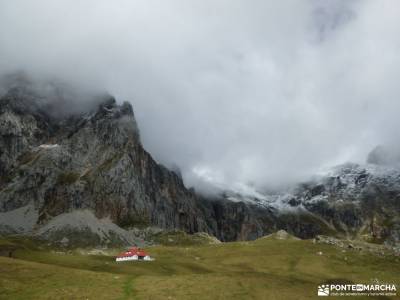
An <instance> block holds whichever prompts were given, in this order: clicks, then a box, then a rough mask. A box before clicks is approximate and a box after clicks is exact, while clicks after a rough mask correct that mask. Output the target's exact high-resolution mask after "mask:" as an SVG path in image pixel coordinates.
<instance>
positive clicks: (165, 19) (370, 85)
mask: <svg viewBox="0 0 400 300" xmlns="http://www.w3.org/2000/svg"><path fill="white" fill-rule="evenodd" d="M0 70H1V72H2V73H7V72H12V71H15V70H25V71H27V72H28V73H30V74H34V76H47V77H52V76H56V77H58V78H61V79H64V80H68V81H72V82H74V83H79V84H81V85H87V86H92V87H95V88H99V89H107V90H108V91H109V92H110V93H112V94H114V95H115V96H116V97H117V99H118V100H119V101H122V100H129V101H131V102H132V104H133V105H134V110H135V113H136V117H137V119H138V123H139V126H140V129H141V134H142V140H143V144H144V145H145V147H146V149H147V150H148V151H149V152H150V153H151V154H152V155H153V156H154V157H155V158H156V159H157V160H158V161H159V162H162V163H164V164H166V165H168V166H171V165H172V164H176V165H178V166H179V167H180V168H181V169H182V173H183V175H184V178H185V181H186V183H187V184H188V185H193V184H194V185H197V184H198V182H199V178H202V179H203V180H210V181H213V182H215V183H217V184H220V185H225V186H234V185H238V184H252V185H255V186H256V187H263V186H265V185H275V184H279V183H282V182H291V181H296V180H301V179H304V178H305V177H306V176H308V175H310V174H313V173H315V172H318V171H319V170H320V169H321V168H323V167H326V166H330V165H335V164H338V163H342V162H346V161H356V162H362V161H364V160H365V157H366V155H367V153H368V152H369V151H370V150H371V149H372V148H373V147H374V146H376V145H378V144H387V143H389V144H395V145H396V144H397V142H398V141H400V139H399V132H400V130H399V128H400V118H399V113H400V99H399V95H400V82H399V80H400V2H399V1H398V0H360V1H357V0H355V1H351V0H343V1H329V0H324V1H322V0H321V1H317V0H315V1H309V0H303V1H299V0H293V1H289V0H287V1H282V0H280V1H265V0H263V1H258V0H252V1H246V0H241V1H238V0H202V1H197V0H181V1H174V0H159V1H155V0H143V1H134V0H126V1H123V0H119V1H118V0H117V1H116V0H113V1H102V0H93V1H89V0H86V1H71V0H68V1H67V0H65V1H55V0H46V1H42V0H34V1H33V0H32V1H29V0H1V1H0Z"/></svg>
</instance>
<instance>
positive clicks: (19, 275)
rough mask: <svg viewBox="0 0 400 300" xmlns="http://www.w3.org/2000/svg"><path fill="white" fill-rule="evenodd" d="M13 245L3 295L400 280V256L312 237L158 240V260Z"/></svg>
mask: <svg viewBox="0 0 400 300" xmlns="http://www.w3.org/2000/svg"><path fill="white" fill-rule="evenodd" d="M10 243H12V244H14V245H16V246H17V247H18V250H16V251H15V252H14V257H15V258H7V257H0V299H21V300H22V299H279V300H281V299H318V298H319V297H317V296H316V292H317V286H318V285H319V284H321V283H331V282H340V283H370V282H372V281H376V280H378V281H379V282H388V283H395V284H397V286H400V258H399V257H398V256H394V255H392V254H384V255H378V254H374V253H370V252H368V251H358V250H355V249H342V248H338V247H335V246H333V245H327V244H318V243H313V242H312V241H311V240H295V239H285V240H280V239H275V238H273V237H271V238H263V239H259V240H257V241H253V242H233V243H220V244H207V245H184V246H152V247H148V248H147V250H148V252H149V253H150V254H151V255H152V257H154V258H155V261H151V262H132V261H131V262H119V263H116V262H115V261H114V257H113V255H114V254H116V253H117V252H118V251H119V250H120V249H115V250H107V251H108V253H107V254H108V255H88V254H85V253H83V252H82V251H77V250H69V251H57V250H54V249H50V248H47V247H46V246H39V247H38V246H37V245H35V243H33V242H30V241H22V240H18V239H16V240H12V241H11V242H10V241H5V240H2V241H0V248H1V245H8V246H9V244H10ZM356 298H357V299H362V297H356ZM368 299H373V298H372V297H369V298H368ZM381 299H390V298H385V297H383V298H381Z"/></svg>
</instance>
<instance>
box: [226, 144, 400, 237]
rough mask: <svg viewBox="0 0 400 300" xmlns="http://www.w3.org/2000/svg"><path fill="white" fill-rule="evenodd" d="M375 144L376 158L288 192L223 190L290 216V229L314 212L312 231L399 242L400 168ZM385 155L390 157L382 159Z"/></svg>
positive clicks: (336, 169)
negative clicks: (389, 164) (237, 191)
mask: <svg viewBox="0 0 400 300" xmlns="http://www.w3.org/2000/svg"><path fill="white" fill-rule="evenodd" d="M376 149H383V147H377V148H376ZM376 149H374V150H373V151H372V152H371V154H370V155H369V160H370V159H371V157H374V159H375V160H376V162H375V160H374V162H375V163H374V164H372V163H367V164H364V165H360V164H354V163H346V164H343V165H339V166H336V167H334V168H331V169H330V171H328V172H326V173H325V174H322V175H321V174H320V175H318V176H315V177H314V178H312V179H311V180H309V181H305V182H303V183H301V184H298V185H296V186H294V187H292V188H290V189H288V190H286V191H284V192H278V193H273V194H272V193H267V192H265V193H263V194H261V193H257V195H256V196H254V195H250V196H249V195H243V194H239V193H235V192H224V193H223V196H222V197H224V198H226V199H229V200H231V201H236V202H240V201H244V202H246V203H253V204H254V205H257V206H260V207H265V208H266V209H270V210H272V211H274V212H275V214H276V215H277V216H279V217H278V219H279V220H280V222H282V219H285V218H288V219H291V220H292V223H291V222H290V221H286V222H283V223H281V226H282V227H285V226H288V224H291V226H289V227H287V230H289V231H291V232H293V229H294V228H296V227H295V226H296V225H295V224H296V222H298V223H302V222H303V220H304V219H306V220H307V221H308V222H310V218H311V219H313V220H312V221H311V222H310V223H311V224H312V225H311V226H310V227H308V229H309V231H308V232H307V234H310V233H311V232H313V231H314V230H317V231H321V230H322V231H323V232H324V233H328V234H330V235H336V236H340V237H342V238H350V239H357V238H358V239H363V240H366V241H369V242H374V243H386V244H391V245H396V244H397V245H398V244H399V243H400V169H399V168H397V167H389V166H388V165H387V163H386V159H387V158H386V157H378V153H377V150H376ZM380 151H381V150H379V152H380ZM381 161H383V162H385V163H382V164H380V163H379V164H378V162H381ZM302 219H303V220H302ZM293 220H296V221H295V222H293ZM318 223H319V224H318ZM317 224H318V225H317ZM303 225H304V224H303ZM314 233H316V232H314ZM297 235H298V236H301V235H302V234H301V233H300V234H299V233H297Z"/></svg>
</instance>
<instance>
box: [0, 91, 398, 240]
mask: <svg viewBox="0 0 400 300" xmlns="http://www.w3.org/2000/svg"><path fill="white" fill-rule="evenodd" d="M76 97H79V95H74V94H72V95H71V94H68V93H66V92H65V91H64V90H63V89H62V88H59V87H57V86H56V87H54V86H50V88H49V87H47V88H46V89H35V88H32V86H30V85H29V84H17V85H14V86H11V87H9V88H8V89H7V90H6V91H5V92H4V93H3V95H2V96H1V98H0V232H1V233H2V234H23V235H33V236H37V237H41V238H45V239H48V240H50V241H54V242H56V243H61V244H65V245H71V244H74V245H93V244H110V243H113V244H114V243H120V244H132V243H140V242H141V241H143V240H146V239H147V236H148V235H147V234H148V233H149V232H150V233H151V232H157V231H159V230H166V231H169V230H182V231H185V232H187V233H196V232H206V233H208V234H210V235H214V236H215V237H217V238H218V239H220V240H222V241H233V240H254V239H257V238H258V237H261V236H263V235H266V234H270V233H272V232H275V231H277V230H279V229H284V230H286V231H287V232H289V233H291V234H294V235H296V236H298V237H301V238H311V237H314V236H316V235H318V234H329V235H340V236H345V237H349V238H359V237H361V238H365V239H367V240H370V241H373V242H380V243H381V242H386V243H390V244H396V243H399V240H400V238H399V235H400V225H399V224H400V221H399V216H400V213H399V211H400V208H399V200H398V197H399V195H400V187H399V186H400V176H399V174H400V173H399V171H397V170H395V169H394V170H391V171H388V170H389V169H388V168H387V167H376V168H375V169H374V171H372V170H370V169H366V168H363V167H361V166H358V165H345V166H342V167H339V168H338V169H337V170H335V172H336V173H335V174H330V175H326V176H324V177H321V178H319V179H318V180H315V181H311V182H308V183H305V184H301V185H299V186H297V187H296V188H294V189H292V190H291V191H290V192H289V193H282V194H279V195H273V196H271V195H267V194H265V193H264V194H257V195H256V196H252V197H249V196H247V195H240V194H237V193H236V194H235V193H231V192H225V193H224V194H222V195H218V196H202V195H199V194H196V193H195V191H194V190H193V189H188V188H186V187H185V186H184V184H183V181H182V179H181V177H180V176H179V175H177V173H175V172H172V171H170V170H168V169H167V168H165V167H164V166H162V165H160V164H158V163H157V162H156V161H155V160H154V159H153V158H152V157H151V155H150V154H149V153H148V152H146V151H145V150H144V148H143V146H142V144H141V141H140V135H139V130H138V125H137V124H136V121H135V117H134V112H133V109H132V106H131V104H129V103H128V102H124V103H123V104H121V105H119V104H117V102H116V101H115V99H114V98H113V97H111V96H109V95H106V94H104V95H97V96H95V97H92V98H91V100H90V101H86V102H85V103H86V105H84V106H82V107H77V105H78V103H80V102H79V101H77V99H76ZM378 169H379V170H380V171H379V172H378Z"/></svg>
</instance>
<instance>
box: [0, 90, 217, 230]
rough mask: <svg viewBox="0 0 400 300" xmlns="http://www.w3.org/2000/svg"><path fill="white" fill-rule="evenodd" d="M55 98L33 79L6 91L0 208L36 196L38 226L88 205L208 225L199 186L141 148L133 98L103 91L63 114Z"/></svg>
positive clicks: (186, 226)
mask: <svg viewBox="0 0 400 300" xmlns="http://www.w3.org/2000/svg"><path fill="white" fill-rule="evenodd" d="M52 100H53V99H46V98H44V97H43V96H42V95H38V94H35V92H34V91H33V90H32V89H30V88H29V87H16V88H12V89H10V90H9V91H8V92H7V93H6V94H5V95H4V96H3V97H2V98H1V99H0V136H1V138H0V212H6V211H12V210H14V209H18V208H21V207H25V206H27V205H31V204H32V205H33V207H34V208H35V209H36V210H37V212H38V220H37V222H36V224H35V225H36V226H38V225H41V224H46V223H47V222H48V221H50V220H51V219H52V218H54V217H56V216H58V215H60V214H63V213H67V212H71V211H73V210H77V209H89V210H91V211H93V212H94V213H95V215H96V216H97V217H98V218H105V217H109V218H110V219H111V220H112V221H113V222H115V223H116V224H118V225H120V226H124V227H128V226H136V227H137V226H150V225H152V226H157V227H160V228H166V229H174V228H179V229H182V230H185V231H187V232H197V231H206V232H209V231H210V229H209V228H208V227H207V225H206V222H205V220H204V216H203V215H202V212H201V210H200V209H199V208H198V206H197V204H196V196H195V195H194V193H193V191H189V190H188V189H186V188H185V187H184V185H183V183H182V180H181V179H180V178H179V177H178V176H177V175H176V174H175V173H173V172H171V171H169V170H167V169H166V168H164V167H163V166H161V165H159V164H157V163H156V162H155V161H154V160H153V159H152V158H151V156H150V155H149V154H148V153H147V152H146V151H145V150H144V149H143V147H142V145H141V143H140V138H139V131H138V128H137V125H136V122H135V118H134V113H133V110H132V106H131V105H130V104H129V103H127V102H125V103H123V104H122V105H117V103H116V101H115V99H113V98H112V97H110V96H102V97H98V99H97V100H98V101H97V102H98V104H97V105H95V107H94V108H93V109H91V110H89V111H86V112H82V113H79V114H60V113H54V112H55V111H56V107H54V105H56V103H55V102H52ZM64 100H65V99H59V101H64Z"/></svg>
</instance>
